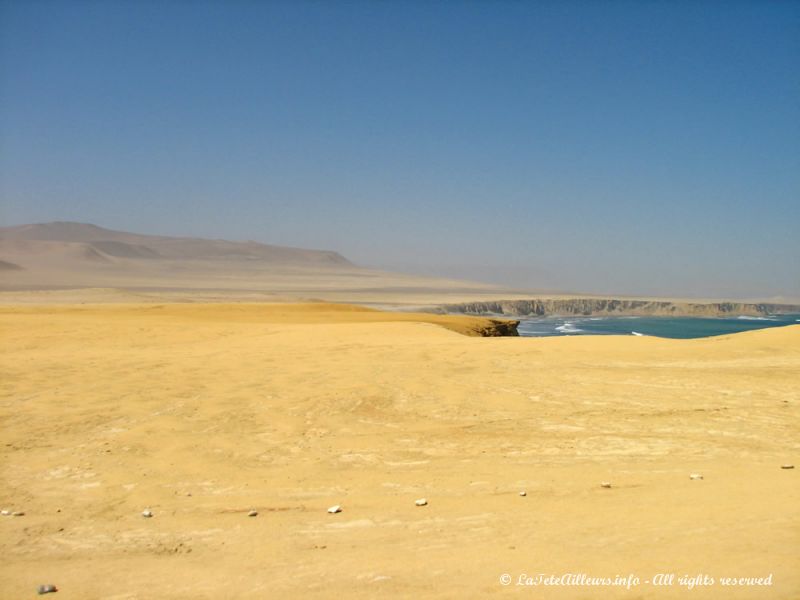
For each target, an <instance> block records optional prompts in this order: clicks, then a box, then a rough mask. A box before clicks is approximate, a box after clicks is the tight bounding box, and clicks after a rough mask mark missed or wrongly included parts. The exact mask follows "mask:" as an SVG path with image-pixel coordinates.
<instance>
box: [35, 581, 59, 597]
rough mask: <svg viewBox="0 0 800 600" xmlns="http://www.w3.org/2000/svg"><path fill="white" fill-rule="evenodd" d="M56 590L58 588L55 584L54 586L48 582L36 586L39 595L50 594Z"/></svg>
mask: <svg viewBox="0 0 800 600" xmlns="http://www.w3.org/2000/svg"><path fill="white" fill-rule="evenodd" d="M57 591H58V588H57V587H56V586H54V585H53V584H50V583H48V584H45V585H40V586H39V587H38V588H36V593H37V594H39V595H41V594H52V593H54V592H57Z"/></svg>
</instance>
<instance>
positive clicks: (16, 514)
mask: <svg viewBox="0 0 800 600" xmlns="http://www.w3.org/2000/svg"><path fill="white" fill-rule="evenodd" d="M11 516H12V517H24V516H25V513H24V512H22V511H21V510H18V511H16V512H12V513H11Z"/></svg>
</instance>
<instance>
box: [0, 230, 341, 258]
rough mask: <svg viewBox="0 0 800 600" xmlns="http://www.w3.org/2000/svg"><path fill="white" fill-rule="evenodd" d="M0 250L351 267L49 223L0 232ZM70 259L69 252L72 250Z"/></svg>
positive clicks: (303, 254)
mask: <svg viewBox="0 0 800 600" xmlns="http://www.w3.org/2000/svg"><path fill="white" fill-rule="evenodd" d="M0 241H2V242H4V243H3V245H2V246H0V252H2V253H3V256H6V255H8V254H12V253H17V252H19V251H22V253H28V252H31V251H33V252H35V253H37V254H42V253H43V251H44V250H49V251H51V252H53V257H52V258H55V259H58V258H63V256H60V252H61V251H65V252H68V253H69V252H71V251H70V249H69V248H67V247H60V249H59V247H57V246H53V245H46V246H42V247H40V248H34V247H32V246H36V245H38V243H39V242H63V243H67V244H83V245H84V246H83V247H84V248H90V249H92V250H94V251H96V252H98V253H101V254H103V255H105V256H108V257H116V258H130V259H141V258H147V259H177V260H255V261H262V262H270V263H281V264H298V265H313V266H352V263H351V262H350V261H348V260H347V259H346V258H344V257H343V256H342V255H341V254H339V253H337V252H332V251H329V250H307V249H304V248H290V247H286V246H273V245H269V244H261V243H258V242H252V241H248V242H231V241H227V240H207V239H202V238H189V237H169V236H157V235H143V234H138V233H128V232H125V231H115V230H112V229H105V228H103V227H98V226H97V225H91V224H88V223H71V222H54V223H39V224H33V225H19V226H17V227H3V228H0ZM8 242H28V243H33V244H32V246H30V245H29V246H28V247H19V246H16V245H14V244H11V245H9V244H8ZM72 252H73V254H72V256H73V257H74V256H75V255H74V251H72Z"/></svg>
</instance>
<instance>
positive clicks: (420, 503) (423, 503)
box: [414, 498, 428, 506]
mask: <svg viewBox="0 0 800 600" xmlns="http://www.w3.org/2000/svg"><path fill="white" fill-rule="evenodd" d="M414 504H416V505H417V506H427V504H428V501H427V500H426V499H425V498H420V499H419V500H416V501H415V502H414Z"/></svg>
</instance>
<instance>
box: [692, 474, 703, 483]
mask: <svg viewBox="0 0 800 600" xmlns="http://www.w3.org/2000/svg"><path fill="white" fill-rule="evenodd" d="M702 478H703V476H702V475H700V473H692V474H691V475H689V479H691V480H693V481H695V480H698V479H702Z"/></svg>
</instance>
